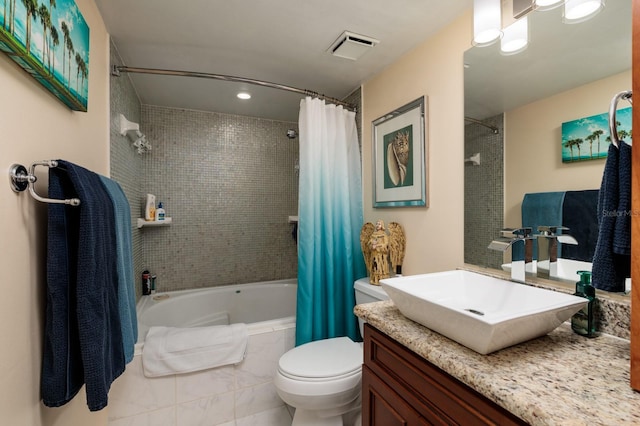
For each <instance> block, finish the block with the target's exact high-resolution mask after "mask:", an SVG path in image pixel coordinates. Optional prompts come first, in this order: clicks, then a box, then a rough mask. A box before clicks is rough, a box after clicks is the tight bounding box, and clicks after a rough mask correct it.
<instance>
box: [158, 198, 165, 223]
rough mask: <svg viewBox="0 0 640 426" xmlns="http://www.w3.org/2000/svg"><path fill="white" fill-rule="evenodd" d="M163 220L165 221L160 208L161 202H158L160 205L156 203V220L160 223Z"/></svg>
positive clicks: (163, 213) (162, 209) (162, 210)
mask: <svg viewBox="0 0 640 426" xmlns="http://www.w3.org/2000/svg"><path fill="white" fill-rule="evenodd" d="M164 219H165V212H164V208H163V207H162V201H160V203H158V208H157V209H156V220H157V221H160V220H164Z"/></svg>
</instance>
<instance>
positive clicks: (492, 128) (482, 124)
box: [464, 117, 500, 135]
mask: <svg viewBox="0 0 640 426" xmlns="http://www.w3.org/2000/svg"><path fill="white" fill-rule="evenodd" d="M464 121H469V122H471V123H475V124H479V125H481V126H484V127H486V128H487V129H491V132H493V134H494V135H497V134H498V133H500V130H499V129H498V128H497V127H494V126H492V125H490V124H487V123H485V122H484V121H481V120H476V119H475V118H471V117H465V118H464Z"/></svg>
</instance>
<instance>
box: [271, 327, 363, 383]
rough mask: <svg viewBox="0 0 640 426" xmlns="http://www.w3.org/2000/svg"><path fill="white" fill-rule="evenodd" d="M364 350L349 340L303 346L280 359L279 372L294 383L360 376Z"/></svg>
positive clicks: (346, 338) (333, 339) (322, 341)
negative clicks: (296, 381) (294, 381)
mask: <svg viewBox="0 0 640 426" xmlns="http://www.w3.org/2000/svg"><path fill="white" fill-rule="evenodd" d="M362 360H363V355H362V347H361V346H360V345H359V344H357V343H355V342H354V341H352V340H351V339H349V338H348V337H336V338H332V339H325V340H317V341H315V342H310V343H305V344H304V345H300V346H298V347H296V348H294V349H292V350H290V351H289V352H287V353H285V354H284V355H283V356H282V357H280V361H279V362H278V371H279V373H280V374H282V375H283V376H285V377H287V378H289V379H292V380H302V381H308V382H323V381H333V380H340V379H342V378H348V377H351V376H354V375H359V374H360V372H361V370H362Z"/></svg>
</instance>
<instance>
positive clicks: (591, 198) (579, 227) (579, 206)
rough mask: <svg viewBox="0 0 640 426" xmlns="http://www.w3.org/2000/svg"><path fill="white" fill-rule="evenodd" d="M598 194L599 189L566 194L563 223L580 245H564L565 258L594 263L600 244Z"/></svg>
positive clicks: (563, 253)
mask: <svg viewBox="0 0 640 426" xmlns="http://www.w3.org/2000/svg"><path fill="white" fill-rule="evenodd" d="M598 194H599V191H598V190H597V189H589V190H585V191H567V192H566V194H565V196H564V202H563V204H562V222H561V223H562V225H563V226H566V227H567V228H569V231H567V233H568V234H569V235H571V236H573V237H574V238H575V239H576V240H578V245H572V244H567V245H563V246H562V257H563V258H565V259H572V260H580V261H583V262H591V261H593V253H594V252H595V251H596V243H597V242H598Z"/></svg>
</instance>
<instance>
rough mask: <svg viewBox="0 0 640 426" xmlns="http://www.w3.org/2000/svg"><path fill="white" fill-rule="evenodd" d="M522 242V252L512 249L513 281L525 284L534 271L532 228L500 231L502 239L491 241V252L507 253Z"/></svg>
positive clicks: (489, 247)
mask: <svg viewBox="0 0 640 426" xmlns="http://www.w3.org/2000/svg"><path fill="white" fill-rule="evenodd" d="M520 241H522V243H523V245H524V250H523V251H522V252H520V251H518V250H514V249H513V248H512V249H511V280H512V281H517V282H521V283H523V282H525V278H526V277H527V275H529V274H531V273H532V271H533V236H532V229H531V228H515V229H514V228H505V229H503V230H501V231H500V237H498V238H496V239H495V240H493V241H491V243H490V244H489V246H488V247H487V248H488V249H489V250H497V251H501V252H503V253H504V252H505V251H506V250H507V249H508V248H509V247H511V246H513V245H514V244H515V243H518V242H520Z"/></svg>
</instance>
